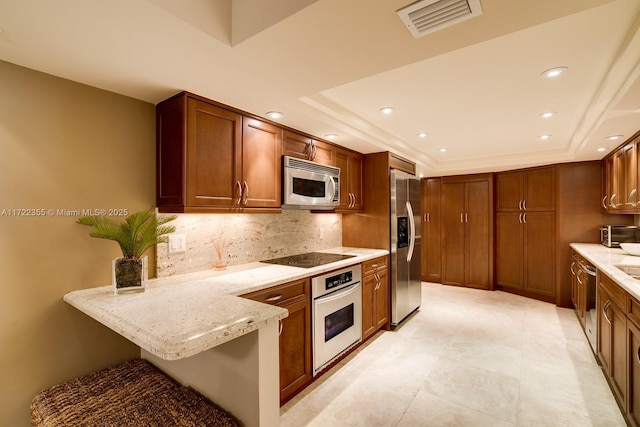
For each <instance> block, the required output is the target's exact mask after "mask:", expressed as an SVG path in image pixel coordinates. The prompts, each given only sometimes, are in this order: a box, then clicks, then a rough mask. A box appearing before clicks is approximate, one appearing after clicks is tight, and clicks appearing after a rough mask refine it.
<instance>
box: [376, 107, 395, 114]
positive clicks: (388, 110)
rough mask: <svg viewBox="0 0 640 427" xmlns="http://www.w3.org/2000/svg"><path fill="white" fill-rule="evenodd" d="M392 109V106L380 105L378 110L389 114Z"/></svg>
mask: <svg viewBox="0 0 640 427" xmlns="http://www.w3.org/2000/svg"><path fill="white" fill-rule="evenodd" d="M394 110H395V108H393V107H382V108H381V109H379V110H378V111H380V112H381V113H382V114H391V113H393V111H394Z"/></svg>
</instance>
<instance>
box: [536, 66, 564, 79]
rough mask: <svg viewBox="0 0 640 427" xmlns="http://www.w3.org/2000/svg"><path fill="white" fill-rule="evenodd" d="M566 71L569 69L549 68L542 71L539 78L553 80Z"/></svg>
mask: <svg viewBox="0 0 640 427" xmlns="http://www.w3.org/2000/svg"><path fill="white" fill-rule="evenodd" d="M568 69H569V68H567V67H555V68H550V69H548V70H545V71H543V72H542V74H541V76H542V77H546V78H550V79H551V78H554V77H558V76H559V75H560V74H562V73H564V72H565V71H567V70H568Z"/></svg>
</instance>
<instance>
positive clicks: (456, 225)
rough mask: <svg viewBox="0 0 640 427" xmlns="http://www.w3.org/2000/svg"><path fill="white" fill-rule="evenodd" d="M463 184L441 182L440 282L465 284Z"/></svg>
mask: <svg viewBox="0 0 640 427" xmlns="http://www.w3.org/2000/svg"><path fill="white" fill-rule="evenodd" d="M464 213H465V184H464V183H443V184H442V283H444V284H446V285H464V284H465V272H464V268H465V226H464Z"/></svg>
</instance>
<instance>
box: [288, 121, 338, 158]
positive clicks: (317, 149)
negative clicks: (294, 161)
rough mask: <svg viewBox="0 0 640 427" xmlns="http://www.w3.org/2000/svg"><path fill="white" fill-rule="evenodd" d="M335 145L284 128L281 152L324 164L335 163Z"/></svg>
mask: <svg viewBox="0 0 640 427" xmlns="http://www.w3.org/2000/svg"><path fill="white" fill-rule="evenodd" d="M336 153H337V150H336V147H335V146H334V145H331V144H328V143H326V142H323V141H318V140H316V139H313V138H310V137H308V136H305V135H302V134H300V133H297V132H293V131H290V130H284V131H283V134H282V154H283V155H284V156H291V157H296V158H298V159H304V160H310V161H313V162H316V163H322V164H324V165H330V166H335V165H336Z"/></svg>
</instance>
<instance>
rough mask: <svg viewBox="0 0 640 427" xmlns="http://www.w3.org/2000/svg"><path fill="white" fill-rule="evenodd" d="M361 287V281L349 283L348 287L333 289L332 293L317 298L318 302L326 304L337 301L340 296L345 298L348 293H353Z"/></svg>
mask: <svg viewBox="0 0 640 427" xmlns="http://www.w3.org/2000/svg"><path fill="white" fill-rule="evenodd" d="M359 288H360V282H356V283H354V284H353V285H349V286H347V287H346V288H340V289H338V290H337V291H333V292H332V293H330V294H327V295H323V296H321V297H318V298H316V299H315V301H316V303H320V304H324V303H328V302H331V301H335V300H337V299H340V298H344V297H345V296H347V295H351V294H352V293H354V292H356V291H358V289H359Z"/></svg>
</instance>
